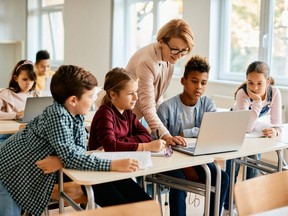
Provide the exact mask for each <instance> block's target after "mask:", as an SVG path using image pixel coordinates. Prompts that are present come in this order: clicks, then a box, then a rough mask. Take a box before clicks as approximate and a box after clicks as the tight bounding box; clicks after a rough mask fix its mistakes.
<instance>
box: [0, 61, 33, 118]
mask: <svg viewBox="0 0 288 216" xmlns="http://www.w3.org/2000/svg"><path fill="white" fill-rule="evenodd" d="M35 81H36V74H35V72H34V66H33V63H32V62H31V61H28V60H21V61H19V62H18V63H17V64H16V65H15V67H14V69H13V71H12V75H11V79H10V82H9V86H8V88H6V89H3V90H2V91H1V92H0V119H18V118H21V117H22V116H23V113H24V108H25V103H26V99H27V97H36V96H38V94H37V93H36V91H35Z"/></svg>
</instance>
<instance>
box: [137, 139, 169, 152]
mask: <svg viewBox="0 0 288 216" xmlns="http://www.w3.org/2000/svg"><path fill="white" fill-rule="evenodd" d="M143 145H145V150H146V151H154V152H159V151H161V150H163V149H165V148H166V141H165V140H162V139H158V140H153V141H152V142H149V143H143Z"/></svg>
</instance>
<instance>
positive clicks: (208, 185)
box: [201, 164, 211, 216]
mask: <svg viewBox="0 0 288 216" xmlns="http://www.w3.org/2000/svg"><path fill="white" fill-rule="evenodd" d="M201 166H202V167H203V169H204V171H205V175H206V183H205V204H204V215H205V216H208V215H209V210H210V194H211V172H210V169H209V167H208V166H207V164H203V165H201Z"/></svg>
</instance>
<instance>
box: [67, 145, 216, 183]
mask: <svg viewBox="0 0 288 216" xmlns="http://www.w3.org/2000/svg"><path fill="white" fill-rule="evenodd" d="M213 161H214V158H213V156H211V155H205V156H195V157H192V156H189V155H185V154H181V153H179V152H175V151H174V153H173V155H172V156H171V157H167V158H166V157H152V162H153V167H149V168H148V169H146V170H137V171H136V172H130V173H126V172H105V171H103V172H102V171H79V170H72V169H62V170H63V172H64V173H65V174H66V175H68V176H69V177H70V178H71V179H72V180H73V181H74V182H75V183H77V184H81V185H93V184H100V183H104V182H111V181H116V180H121V179H127V178H133V177H137V176H144V175H150V174H155V173H160V172H165V171H169V170H175V169H180V168H184V167H189V166H196V165H201V164H206V163H211V162H213Z"/></svg>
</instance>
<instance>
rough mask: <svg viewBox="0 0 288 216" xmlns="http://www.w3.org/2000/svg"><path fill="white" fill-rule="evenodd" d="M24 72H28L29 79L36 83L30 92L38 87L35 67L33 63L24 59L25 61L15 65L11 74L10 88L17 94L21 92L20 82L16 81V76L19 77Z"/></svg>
mask: <svg viewBox="0 0 288 216" xmlns="http://www.w3.org/2000/svg"><path fill="white" fill-rule="evenodd" d="M22 71H26V72H27V75H28V77H29V79H30V80H32V81H34V83H33V86H32V88H31V89H30V90H29V92H30V91H32V90H34V89H35V86H36V73H35V71H34V65H33V63H32V62H31V61H29V60H26V59H24V60H21V61H19V62H18V63H17V64H16V65H15V67H14V68H13V70H12V73H11V79H10V82H9V87H8V88H9V89H10V90H12V91H13V92H15V93H18V92H20V91H21V89H20V86H19V84H18V82H16V81H15V76H17V77H18V76H19V75H20V73H21V72H22Z"/></svg>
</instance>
